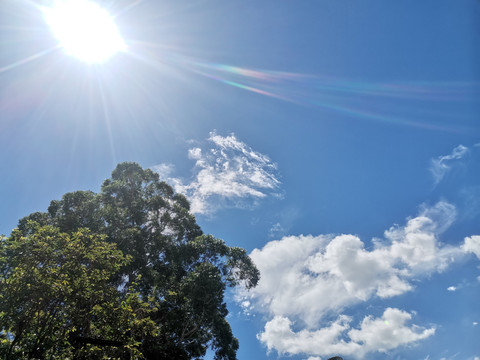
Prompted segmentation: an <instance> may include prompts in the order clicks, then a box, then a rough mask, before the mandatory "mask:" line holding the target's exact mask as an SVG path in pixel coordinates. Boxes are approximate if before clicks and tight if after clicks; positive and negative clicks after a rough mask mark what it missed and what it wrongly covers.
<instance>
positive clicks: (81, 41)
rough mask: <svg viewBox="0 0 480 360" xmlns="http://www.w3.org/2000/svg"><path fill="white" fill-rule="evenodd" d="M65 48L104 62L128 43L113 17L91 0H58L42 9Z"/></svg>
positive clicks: (73, 52) (83, 59)
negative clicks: (121, 34)
mask: <svg viewBox="0 0 480 360" xmlns="http://www.w3.org/2000/svg"><path fill="white" fill-rule="evenodd" d="M43 12H44V15H45V19H46V21H47V23H48V24H49V26H50V28H51V29H52V31H53V33H54V35H55V36H56V38H57V39H58V40H59V42H60V45H61V46H62V47H63V48H64V50H65V52H66V53H67V54H69V55H71V56H74V57H76V58H77V59H79V60H82V61H85V62H87V63H103V62H105V61H106V60H108V59H109V58H111V57H112V56H113V55H115V54H116V53H117V52H119V51H122V50H126V48H127V46H126V44H125V42H124V41H123V39H122V37H121V36H120V34H119V32H118V30H117V27H116V25H115V23H114V21H113V18H112V17H111V16H110V15H109V14H108V12H107V11H106V10H105V9H103V8H101V7H100V6H99V5H98V4H96V3H94V2H92V1H88V0H56V1H55V3H54V5H53V6H52V7H48V8H44V9H43Z"/></svg>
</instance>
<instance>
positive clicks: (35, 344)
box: [0, 222, 155, 359]
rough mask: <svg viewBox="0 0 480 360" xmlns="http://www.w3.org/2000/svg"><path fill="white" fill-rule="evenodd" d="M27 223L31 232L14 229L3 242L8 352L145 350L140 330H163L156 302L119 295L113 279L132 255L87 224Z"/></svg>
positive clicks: (91, 354) (2, 310)
mask: <svg viewBox="0 0 480 360" xmlns="http://www.w3.org/2000/svg"><path fill="white" fill-rule="evenodd" d="M26 228H28V230H29V233H30V234H27V235H22V233H21V232H20V231H19V230H14V231H13V232H12V234H11V236H10V237H9V238H8V239H3V240H2V241H1V242H0V246H1V248H0V324H1V341H2V343H1V347H0V354H1V355H2V358H4V359H48V358H50V359H51V358H55V359H67V358H72V357H74V358H77V359H81V358H85V357H86V358H102V356H107V355H108V356H117V357H118V356H120V357H122V356H123V357H124V356H130V354H135V353H136V352H138V351H137V348H138V344H137V343H136V341H135V340H134V336H132V332H133V333H135V331H139V330H140V331H145V330H147V329H150V330H152V334H153V333H154V331H155V330H154V329H155V327H154V326H153V323H151V320H150V319H148V316H144V314H148V311H149V307H148V306H147V305H146V304H143V303H142V302H141V300H140V298H139V297H138V296H137V294H135V293H131V292H130V293H125V294H121V293H119V292H118V291H117V287H116V286H115V285H114V283H113V282H112V281H111V279H112V275H114V274H116V273H117V272H118V271H119V269H120V268H121V267H122V266H125V265H126V264H127V263H128V261H129V257H125V256H124V255H123V254H122V252H121V251H120V250H117V249H116V246H115V244H111V243H107V242H106V241H105V240H104V236H98V235H95V234H92V233H91V232H90V231H88V230H86V229H82V230H78V231H76V232H74V233H72V234H71V235H69V234H66V233H61V232H60V231H59V230H58V229H56V228H53V227H51V226H43V227H40V226H39V225H38V224H37V223H33V222H30V223H28V224H26ZM139 314H140V315H142V316H141V317H142V320H141V321H140V322H139V321H138V319H137V316H138V315H139ZM128 334H129V336H127V335H128ZM99 345H103V347H99Z"/></svg>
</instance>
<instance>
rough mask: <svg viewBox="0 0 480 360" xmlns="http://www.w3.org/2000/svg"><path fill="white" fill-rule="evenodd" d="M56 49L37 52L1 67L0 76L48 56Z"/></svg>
mask: <svg viewBox="0 0 480 360" xmlns="http://www.w3.org/2000/svg"><path fill="white" fill-rule="evenodd" d="M57 49H58V46H54V47H52V48H50V49H45V50H42V51H39V52H37V53H35V54H33V55H31V56H28V57H26V58H23V59H21V60H18V61H15V62H14V63H12V64H10V65H6V66H4V67H1V68H0V74H1V73H3V72H5V71H8V70H12V69H15V68H17V67H19V66H21V65H24V64H27V63H29V62H32V61H34V60H37V59H39V58H41V57H42V56H45V55H48V54H50V53H51V52H53V51H55V50H57Z"/></svg>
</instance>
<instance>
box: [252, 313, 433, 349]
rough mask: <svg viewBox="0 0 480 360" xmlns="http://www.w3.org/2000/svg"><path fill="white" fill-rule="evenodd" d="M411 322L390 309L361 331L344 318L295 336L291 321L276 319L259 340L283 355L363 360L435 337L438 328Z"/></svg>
mask: <svg viewBox="0 0 480 360" xmlns="http://www.w3.org/2000/svg"><path fill="white" fill-rule="evenodd" d="M411 318H412V314H410V313H408V312H405V311H401V310H399V309H395V308H387V309H386V310H385V312H384V313H383V315H382V316H381V317H380V318H373V317H371V316H367V317H365V318H364V319H363V321H362V322H361V324H360V327H359V328H357V329H351V328H350V323H351V321H352V320H351V318H349V317H347V316H345V315H341V316H339V317H338V318H337V320H335V321H333V322H331V323H330V324H328V325H327V326H325V327H323V328H321V329H319V330H313V331H312V330H308V329H304V330H300V331H297V332H295V331H294V330H292V326H293V324H292V322H291V321H290V320H289V319H288V318H287V317H282V316H276V317H274V318H273V319H272V320H271V321H269V322H268V323H267V324H266V325H265V329H264V332H262V333H261V334H259V336H258V337H259V339H260V341H261V342H263V343H264V344H265V345H266V346H267V348H268V349H269V350H272V349H275V350H277V351H278V352H279V353H281V354H290V355H296V354H301V353H307V354H311V355H314V356H324V355H325V356H327V355H333V354H342V355H348V356H353V357H363V356H364V355H365V354H367V353H369V352H372V351H380V352H386V351H388V350H391V349H394V348H397V347H399V346H402V345H406V344H411V343H414V342H417V341H419V340H423V339H426V338H428V337H430V336H432V335H433V334H434V333H435V328H428V329H425V328H421V327H419V326H416V325H408V324H407V323H408V322H409V321H410V320H411Z"/></svg>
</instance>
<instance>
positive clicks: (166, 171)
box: [151, 164, 175, 181]
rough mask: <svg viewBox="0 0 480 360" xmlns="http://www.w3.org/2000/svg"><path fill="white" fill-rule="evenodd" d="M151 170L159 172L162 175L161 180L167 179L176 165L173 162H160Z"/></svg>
mask: <svg viewBox="0 0 480 360" xmlns="http://www.w3.org/2000/svg"><path fill="white" fill-rule="evenodd" d="M151 170H153V171H155V172H156V173H158V175H159V176H160V180H163V181H165V180H167V179H168V178H170V175H171V174H172V172H173V171H174V170H175V166H173V165H172V164H159V165H155V166H152V167H151Z"/></svg>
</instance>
